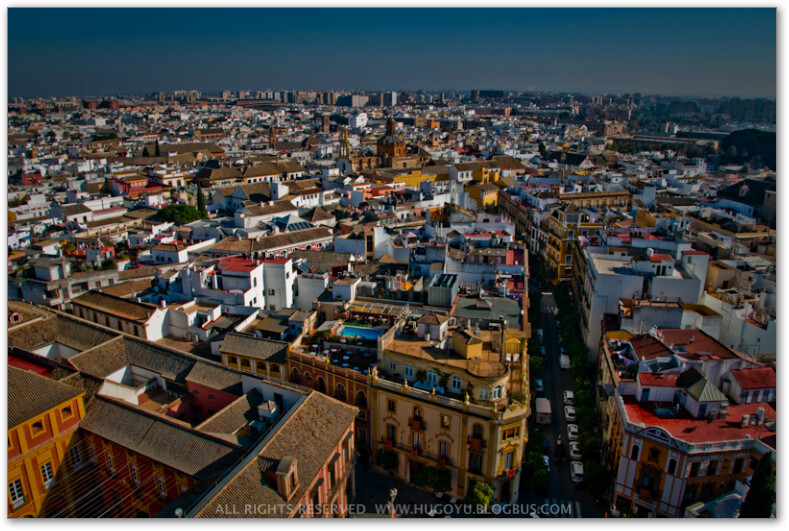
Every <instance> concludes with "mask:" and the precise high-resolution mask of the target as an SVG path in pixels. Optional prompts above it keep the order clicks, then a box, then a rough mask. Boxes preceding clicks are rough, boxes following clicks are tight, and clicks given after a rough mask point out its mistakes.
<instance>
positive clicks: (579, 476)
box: [570, 461, 584, 486]
mask: <svg viewBox="0 0 789 531" xmlns="http://www.w3.org/2000/svg"><path fill="white" fill-rule="evenodd" d="M570 477H571V478H572V480H573V483H575V484H576V486H577V485H580V484H581V483H583V482H584V464H583V463H581V462H580V461H572V462H571V463H570Z"/></svg>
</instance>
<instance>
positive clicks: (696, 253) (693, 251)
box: [682, 249, 709, 256]
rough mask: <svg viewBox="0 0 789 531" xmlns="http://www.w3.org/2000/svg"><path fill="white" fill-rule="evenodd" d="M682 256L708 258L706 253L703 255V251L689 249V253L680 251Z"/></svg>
mask: <svg viewBox="0 0 789 531" xmlns="http://www.w3.org/2000/svg"><path fill="white" fill-rule="evenodd" d="M682 254H689V255H692V256H696V255H699V256H701V255H704V256H709V254H708V253H705V252H704V251H697V250H696V249H691V250H690V251H682Z"/></svg>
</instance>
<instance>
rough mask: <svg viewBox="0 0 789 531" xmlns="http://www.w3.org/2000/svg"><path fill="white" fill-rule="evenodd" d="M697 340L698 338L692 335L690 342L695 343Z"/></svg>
mask: <svg viewBox="0 0 789 531" xmlns="http://www.w3.org/2000/svg"><path fill="white" fill-rule="evenodd" d="M695 340H696V336H695V335H694V334H691V335H690V342H691V343H693V342H694V341H695Z"/></svg>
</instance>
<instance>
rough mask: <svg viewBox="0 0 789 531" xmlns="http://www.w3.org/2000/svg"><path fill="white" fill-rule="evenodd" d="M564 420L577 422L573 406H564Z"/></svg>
mask: <svg viewBox="0 0 789 531" xmlns="http://www.w3.org/2000/svg"><path fill="white" fill-rule="evenodd" d="M564 420H566V421H567V422H575V408H574V407H573V406H564Z"/></svg>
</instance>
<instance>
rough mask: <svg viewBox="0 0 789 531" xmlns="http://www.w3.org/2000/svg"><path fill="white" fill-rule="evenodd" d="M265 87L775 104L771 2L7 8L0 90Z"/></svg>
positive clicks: (65, 92)
mask: <svg viewBox="0 0 789 531" xmlns="http://www.w3.org/2000/svg"><path fill="white" fill-rule="evenodd" d="M265 88H276V89H319V90H320V89H322V90H327V89H365V90H384V89H390V90H409V89H419V88H423V89H426V90H445V89H459V90H469V89H472V88H496V89H506V90H534V91H567V92H589V93H603V92H609V93H625V92H631V93H632V92H642V93H645V94H666V95H699V96H714V97H717V96H739V97H769V98H775V94H776V10H775V9H574V8H564V9H512V8H505V9H412V8H411V9H309V8H305V9H9V10H8V91H9V96H10V97H15V96H49V95H72V94H74V95H77V96H83V95H109V94H116V93H126V94H130V93H148V92H153V91H157V90H164V91H172V90H178V89H198V90H203V91H217V90H223V89H229V90H238V89H248V90H257V89H265Z"/></svg>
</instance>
